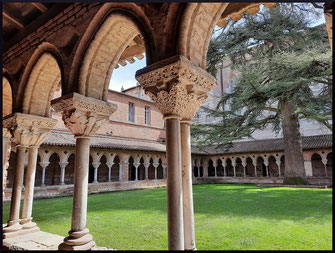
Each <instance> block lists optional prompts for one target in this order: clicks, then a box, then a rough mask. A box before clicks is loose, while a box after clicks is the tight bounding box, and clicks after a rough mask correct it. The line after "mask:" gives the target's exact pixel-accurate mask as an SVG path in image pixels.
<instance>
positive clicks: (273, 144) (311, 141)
mask: <svg viewBox="0 0 335 253" xmlns="http://www.w3.org/2000/svg"><path fill="white" fill-rule="evenodd" d="M43 144H44V145H56V146H75V138H74V137H73V134H71V133H69V132H59V131H51V133H50V134H49V135H48V136H47V137H46V138H45V140H44V142H43ZM302 146H303V149H313V148H331V147H332V135H316V136H303V137H302ZM91 147H98V148H110V149H117V150H118V149H119V150H142V151H156V152H165V150H166V149H165V143H160V142H155V141H141V140H134V139H122V138H116V137H112V136H106V135H95V136H93V137H92V138H91ZM283 149H284V142H283V139H282V138H280V139H265V140H255V141H240V142H235V143H234V144H233V147H232V148H230V149H229V150H228V151H225V150H224V148H218V149H216V148H215V147H205V148H203V149H200V148H198V147H195V146H193V147H192V153H193V154H204V155H205V154H233V153H251V152H276V151H283Z"/></svg>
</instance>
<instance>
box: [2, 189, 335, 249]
mask: <svg viewBox="0 0 335 253" xmlns="http://www.w3.org/2000/svg"><path fill="white" fill-rule="evenodd" d="M193 194H194V195H193V197H194V215H195V236H196V241H197V249H198V250H218V249H220V250H331V249H332V189H317V188H286V187H258V186H256V185H252V184H250V185H236V184H203V185H194V186H193ZM166 209H167V206H166V187H164V188H158V189H150V190H135V191H122V192H111V193H99V194H91V195H89V197H88V210H87V226H88V227H89V229H90V233H91V234H92V235H93V236H94V238H95V242H96V244H97V246H104V247H107V248H109V249H118V250H135V249H137V250H167V230H166V226H167V210H166ZM71 211H72V197H61V198H53V199H41V200H35V201H34V207H33V212H34V221H35V222H36V223H37V224H38V226H39V227H40V229H41V230H42V231H46V232H50V233H54V234H58V235H62V236H67V232H68V229H67V228H68V227H69V226H70V225H71ZM8 214H9V203H5V204H4V206H3V223H5V222H6V221H7V220H8V218H9V217H8Z"/></svg>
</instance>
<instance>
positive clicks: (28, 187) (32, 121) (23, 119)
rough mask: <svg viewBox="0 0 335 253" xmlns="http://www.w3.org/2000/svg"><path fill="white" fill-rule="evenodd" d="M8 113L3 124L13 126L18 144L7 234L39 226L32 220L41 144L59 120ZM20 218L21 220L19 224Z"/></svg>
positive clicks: (11, 128)
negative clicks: (21, 206)
mask: <svg viewBox="0 0 335 253" xmlns="http://www.w3.org/2000/svg"><path fill="white" fill-rule="evenodd" d="M8 116H9V117H5V118H4V122H3V124H4V126H5V127H6V128H9V129H10V131H11V132H12V135H13V141H14V142H15V143H16V144H17V145H18V146H17V161H16V162H17V164H16V170H15V175H14V183H13V188H12V199H11V210H10V219H9V221H8V223H7V226H6V227H4V229H3V232H4V233H3V238H6V237H9V236H14V235H17V234H22V233H31V232H34V231H38V230H39V228H38V227H36V223H34V222H32V221H31V220H32V217H31V215H32V206H33V197H34V185H35V172H36V161H37V154H38V147H39V146H40V145H41V144H42V142H43V140H44V138H45V137H46V136H47V135H48V134H49V131H50V129H51V128H52V127H53V126H55V124H56V123H57V120H56V119H50V118H45V117H40V116H35V115H29V114H23V113H14V114H11V115H8ZM26 147H29V157H28V167H27V171H26V182H25V192H24V202H23V210H22V219H21V220H19V214H20V202H21V191H22V183H23V175H24V163H25V151H26ZM18 222H20V223H21V224H18ZM21 228H23V231H19V232H16V234H14V233H13V234H11V232H15V231H18V230H20V229H21Z"/></svg>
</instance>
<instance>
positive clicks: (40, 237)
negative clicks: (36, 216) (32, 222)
mask: <svg viewBox="0 0 335 253" xmlns="http://www.w3.org/2000/svg"><path fill="white" fill-rule="evenodd" d="M4 225H6V224H4ZM63 240H64V237H63V236H60V235H55V234H51V233H48V232H43V231H38V232H33V233H28V234H23V235H18V236H15V237H12V238H6V239H3V241H2V244H3V250H58V245H59V244H61V243H62V242H63ZM92 250H114V249H108V248H106V247H97V246H95V247H94V248H93V249H92Z"/></svg>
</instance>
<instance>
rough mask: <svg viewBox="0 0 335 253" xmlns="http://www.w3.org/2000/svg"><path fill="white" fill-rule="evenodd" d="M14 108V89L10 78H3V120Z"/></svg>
mask: <svg viewBox="0 0 335 253" xmlns="http://www.w3.org/2000/svg"><path fill="white" fill-rule="evenodd" d="M12 108H13V94H12V87H11V85H10V82H9V80H8V78H6V77H5V76H4V77H3V78H2V118H3V117H5V116H7V115H9V114H11V113H12Z"/></svg>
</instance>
